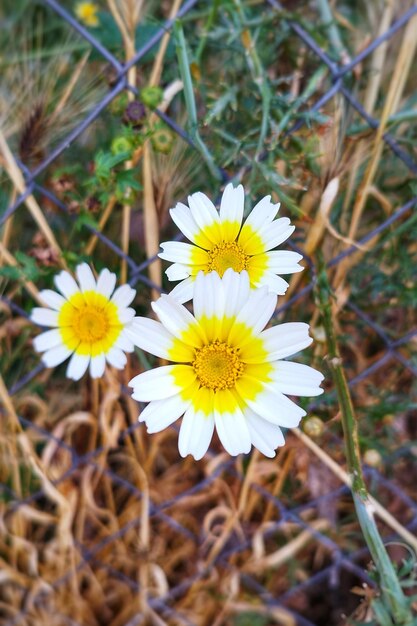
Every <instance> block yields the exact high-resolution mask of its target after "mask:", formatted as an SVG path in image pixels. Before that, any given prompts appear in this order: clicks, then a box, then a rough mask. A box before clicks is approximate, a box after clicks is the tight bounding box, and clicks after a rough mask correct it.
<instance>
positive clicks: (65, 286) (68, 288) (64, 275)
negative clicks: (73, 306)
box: [54, 270, 80, 299]
mask: <svg viewBox="0 0 417 626" xmlns="http://www.w3.org/2000/svg"><path fill="white" fill-rule="evenodd" d="M54 282H55V285H56V286H57V288H58V289H59V291H60V292H61V293H62V294H63V295H64V296H65V297H66V298H67V299H68V298H70V297H71V296H72V295H74V293H76V292H77V291H80V289H79V287H78V285H77V283H76V282H75V280H74V278H73V277H72V276H71V274H69V273H68V272H66V271H65V270H63V271H62V272H60V274H57V275H56V276H55V277H54Z"/></svg>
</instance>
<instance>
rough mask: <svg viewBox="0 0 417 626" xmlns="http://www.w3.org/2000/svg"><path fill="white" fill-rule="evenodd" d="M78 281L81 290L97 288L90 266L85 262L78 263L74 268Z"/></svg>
mask: <svg viewBox="0 0 417 626" xmlns="http://www.w3.org/2000/svg"><path fill="white" fill-rule="evenodd" d="M75 272H76V274H77V278H78V282H79V283H80V288H81V291H95V290H96V288H97V285H96V279H95V278H94V274H93V272H92V270H91V267H90V266H89V265H87V263H80V265H77V267H76V268H75Z"/></svg>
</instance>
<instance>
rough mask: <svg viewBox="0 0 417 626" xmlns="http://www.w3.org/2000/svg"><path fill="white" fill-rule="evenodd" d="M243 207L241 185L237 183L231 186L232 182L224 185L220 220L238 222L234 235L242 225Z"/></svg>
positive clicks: (243, 197)
mask: <svg viewBox="0 0 417 626" xmlns="http://www.w3.org/2000/svg"><path fill="white" fill-rule="evenodd" d="M244 208H245V191H244V189H243V187H242V185H238V186H237V187H233V184H232V183H229V184H228V185H226V187H225V190H224V191H223V195H222V199H221V202H220V220H221V221H222V222H225V221H227V222H232V223H234V222H236V223H237V224H238V227H237V230H236V235H237V234H238V232H239V230H240V227H241V225H242V218H243V209H244ZM236 235H235V236H236Z"/></svg>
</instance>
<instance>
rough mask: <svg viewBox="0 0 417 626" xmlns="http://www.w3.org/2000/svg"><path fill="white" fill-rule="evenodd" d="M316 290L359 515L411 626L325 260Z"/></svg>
mask: <svg viewBox="0 0 417 626" xmlns="http://www.w3.org/2000/svg"><path fill="white" fill-rule="evenodd" d="M316 292H317V296H318V302H319V307H320V310H321V314H322V319H323V324H324V328H325V331H326V338H327V348H328V359H329V364H330V367H331V370H332V373H333V378H334V382H335V385H336V391H337V397H338V400H339V405H340V412H341V416H342V425H343V434H344V440H345V447H346V461H347V466H348V470H349V473H350V476H351V480H352V486H351V488H352V494H353V501H354V504H355V508H356V514H357V516H358V520H359V524H360V526H361V529H362V533H363V536H364V539H365V541H366V544H367V546H368V549H369V552H370V553H371V556H372V559H373V561H374V563H375V565H376V568H377V571H378V574H379V578H380V589H381V598H382V600H383V603H384V605H385V607H386V609H387V610H389V612H390V614H391V616H392V619H393V623H394V624H396V626H411V625H412V620H413V618H412V614H411V610H410V608H409V606H408V602H407V599H406V597H405V596H404V593H403V591H402V589H401V585H400V582H399V580H398V578H397V575H396V573H395V570H394V567H393V565H392V562H391V560H390V558H389V555H388V553H387V551H386V549H385V546H384V543H383V541H382V538H381V535H380V534H379V531H378V527H377V525H376V523H375V519H374V514H373V507H372V503H371V502H370V499H369V494H368V489H367V487H366V483H365V479H364V476H363V473H362V466H361V458H360V451H359V437H358V425H357V420H356V416H355V411H354V408H353V404H352V398H351V395H350V391H349V387H348V384H347V380H346V376H345V372H344V369H343V364H342V359H341V358H340V352H339V348H338V345H337V338H336V332H335V328H334V324H333V314H332V301H331V299H332V292H331V288H330V285H329V281H328V278H327V273H326V269H325V266H324V263H323V262H322V261H320V263H319V274H318V280H317V289H316Z"/></svg>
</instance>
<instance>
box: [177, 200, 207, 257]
mask: <svg viewBox="0 0 417 626" xmlns="http://www.w3.org/2000/svg"><path fill="white" fill-rule="evenodd" d="M170 215H171V217H172V220H173V221H174V222H175V224H176V225H177V226H178V228H179V229H180V231H181V232H183V233H184V235H185V236H186V237H187V239H189V240H190V241H192V242H193V243H196V241H197V236H198V237H199V243H200V245H203V246H204V247H206V246H207V248H209V247H210V240H209V239H207V237H204V236H203V235H202V233H201V230H200V227H199V226H198V225H197V222H196V221H195V219H194V218H193V216H192V214H191V211H190V209H189V208H188V206H185V204H182V203H181V202H178V204H177V205H176V207H175V209H171V210H170ZM201 239H202V241H201Z"/></svg>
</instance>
